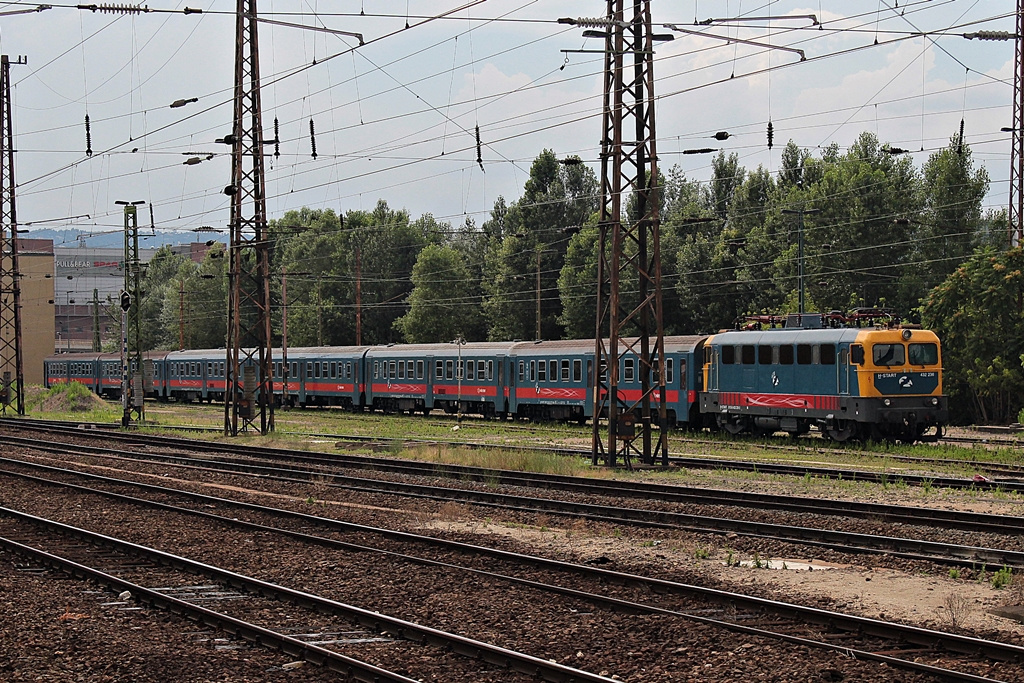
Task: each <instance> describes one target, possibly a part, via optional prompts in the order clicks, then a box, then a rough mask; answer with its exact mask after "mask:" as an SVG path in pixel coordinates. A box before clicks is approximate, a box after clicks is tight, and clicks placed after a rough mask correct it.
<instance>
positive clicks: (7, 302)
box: [0, 55, 27, 415]
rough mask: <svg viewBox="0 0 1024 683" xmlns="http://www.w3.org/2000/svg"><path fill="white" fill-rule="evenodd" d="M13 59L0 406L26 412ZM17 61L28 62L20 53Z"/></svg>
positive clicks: (1, 236) (1, 96) (2, 99)
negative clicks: (16, 190)
mask: <svg viewBox="0 0 1024 683" xmlns="http://www.w3.org/2000/svg"><path fill="white" fill-rule="evenodd" d="M11 63H12V62H11V61H10V59H9V58H8V56H7V55H0V176H2V178H0V184H2V190H0V194H2V197H0V408H2V410H3V412H4V413H5V414H6V412H7V408H8V406H13V407H14V409H15V410H16V411H17V413H18V414H19V415H24V414H25V389H24V387H25V375H24V371H23V362H22V352H21V281H20V280H21V273H20V272H19V271H18V212H17V209H16V202H15V197H14V125H13V118H12V106H11ZM13 63H14V64H26V63H27V61H26V60H25V58H24V57H19V58H18V61H16V62H13Z"/></svg>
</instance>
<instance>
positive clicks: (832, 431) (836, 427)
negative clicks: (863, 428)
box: [825, 420, 857, 443]
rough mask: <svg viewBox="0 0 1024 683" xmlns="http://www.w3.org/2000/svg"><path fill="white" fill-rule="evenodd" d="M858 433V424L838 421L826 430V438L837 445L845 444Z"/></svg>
mask: <svg viewBox="0 0 1024 683" xmlns="http://www.w3.org/2000/svg"><path fill="white" fill-rule="evenodd" d="M856 433H857V423H856V422H850V421H849V420H836V421H835V423H833V424H832V425H831V426H829V427H826V428H825V436H827V437H828V438H829V439H831V440H832V441H835V442H836V443H845V442H847V441H849V440H850V439H851V438H853V436H854V435H855V434H856Z"/></svg>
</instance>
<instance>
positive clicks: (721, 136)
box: [711, 130, 730, 140]
mask: <svg viewBox="0 0 1024 683" xmlns="http://www.w3.org/2000/svg"><path fill="white" fill-rule="evenodd" d="M729 136H730V133H729V132H728V131H724V130H720V131H718V132H717V133H715V134H714V135H712V136H711V137H713V138H714V139H716V140H728V139H729Z"/></svg>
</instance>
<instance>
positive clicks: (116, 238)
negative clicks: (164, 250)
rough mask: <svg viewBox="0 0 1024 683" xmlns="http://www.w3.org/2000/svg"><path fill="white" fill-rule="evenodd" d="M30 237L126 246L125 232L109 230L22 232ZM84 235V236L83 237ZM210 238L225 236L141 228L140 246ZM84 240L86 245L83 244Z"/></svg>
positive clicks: (58, 242) (62, 243)
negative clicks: (98, 231)
mask: <svg viewBox="0 0 1024 683" xmlns="http://www.w3.org/2000/svg"><path fill="white" fill-rule="evenodd" d="M20 234H21V235H22V236H23V237H26V238H28V239H39V240H53V245H54V246H55V247H78V246H86V247H94V248H97V249H120V248H123V247H124V233H123V232H109V233H106V234H102V235H95V234H93V233H91V232H88V231H84V230H29V231H28V232H27V233H20ZM83 236H84V237H83ZM79 238H82V239H79ZM210 239H217V240H218V241H221V242H223V241H224V240H225V236H223V235H219V234H218V233H205V232H203V233H192V232H185V233H182V232H162V231H157V233H156V234H155V235H153V234H151V233H150V231H149V229H142V228H140V229H139V247H140V248H142V249H156V248H158V247H162V246H164V245H165V244H169V245H172V246H174V245H177V244H190V243H192V242H205V241H207V240H210ZM83 241H84V245H83Z"/></svg>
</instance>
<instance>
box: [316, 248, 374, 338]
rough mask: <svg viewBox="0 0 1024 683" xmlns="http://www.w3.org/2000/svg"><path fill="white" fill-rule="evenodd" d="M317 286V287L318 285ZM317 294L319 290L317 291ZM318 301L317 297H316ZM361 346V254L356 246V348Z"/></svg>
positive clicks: (360, 250)
mask: <svg viewBox="0 0 1024 683" xmlns="http://www.w3.org/2000/svg"><path fill="white" fill-rule="evenodd" d="M318 286H319V285H318ZM317 291H318V292H319V290H317ZM317 301H319V295H318V296H317ZM362 345H363V252H362V249H360V247H359V245H358V244H357V245H356V346H362Z"/></svg>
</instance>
